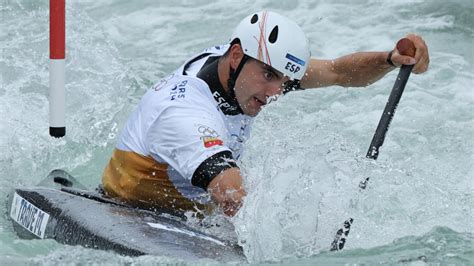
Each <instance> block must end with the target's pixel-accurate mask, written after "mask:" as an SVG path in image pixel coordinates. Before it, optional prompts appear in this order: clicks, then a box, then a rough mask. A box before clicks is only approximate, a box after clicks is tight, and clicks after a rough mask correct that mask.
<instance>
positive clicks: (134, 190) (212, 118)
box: [102, 11, 429, 216]
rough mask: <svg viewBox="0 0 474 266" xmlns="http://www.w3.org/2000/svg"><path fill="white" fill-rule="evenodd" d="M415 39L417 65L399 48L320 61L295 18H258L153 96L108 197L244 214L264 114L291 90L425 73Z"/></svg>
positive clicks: (112, 166) (124, 145)
mask: <svg viewBox="0 0 474 266" xmlns="http://www.w3.org/2000/svg"><path fill="white" fill-rule="evenodd" d="M406 38H407V39H409V40H411V41H412V42H413V44H414V47H415V56H414V57H409V56H403V55H401V54H400V53H399V51H398V50H397V49H396V48H395V49H393V50H391V51H384V52H357V53H353V54H350V55H346V56H343V57H340V58H337V59H334V60H321V59H316V58H312V57H311V55H310V50H309V44H308V41H307V39H306V37H305V34H304V33H303V31H302V29H301V28H300V27H299V26H298V25H297V24H296V23H295V22H293V21H292V20H290V19H288V18H286V17H284V16H281V15H279V14H277V13H274V12H269V11H261V12H257V13H254V14H251V15H250V16H248V17H246V18H245V19H243V20H242V21H241V22H240V24H239V25H238V26H237V27H236V29H235V30H234V32H233V34H232V36H231V38H230V42H229V43H228V44H225V45H222V46H215V47H211V48H208V49H206V50H204V51H203V52H202V53H200V54H198V55H195V56H193V57H191V58H190V59H189V60H187V61H186V62H185V63H184V64H183V65H182V66H181V67H179V68H178V69H177V70H176V71H174V72H173V73H171V74H170V75H168V76H167V77H165V78H163V79H162V80H161V81H159V82H158V83H157V84H155V85H154V86H153V87H152V88H150V89H149V90H148V91H147V92H146V93H145V95H144V96H143V98H142V99H141V101H140V103H139V104H138V106H137V108H136V109H135V110H134V111H133V113H132V114H131V116H130V117H129V119H128V121H127V123H126V125H125V127H124V129H123V130H122V133H121V135H120V137H119V139H118V143H117V146H116V148H115V150H114V151H113V154H112V158H111V159H110V162H109V163H108V165H107V166H106V168H105V171H104V175H103V178H102V185H103V189H104V191H105V193H106V195H108V196H110V197H113V198H117V199H120V200H122V201H125V202H127V203H129V204H131V205H133V206H137V207H142V208H152V209H158V210H163V211H168V212H171V213H183V212H186V211H197V212H206V211H208V210H210V209H212V208H213V206H215V205H217V206H219V207H220V208H221V209H222V211H223V212H224V213H225V214H227V215H229V216H233V215H235V213H236V212H237V211H238V210H239V208H240V206H241V205H242V202H243V199H244V197H245V195H246V193H245V190H244V188H243V178H244V177H243V176H242V175H241V173H240V171H239V167H238V159H239V157H240V156H241V154H242V151H243V146H244V143H245V140H246V139H247V138H248V137H249V132H250V128H251V125H252V120H253V118H254V117H255V116H256V115H257V114H258V113H259V112H260V110H261V109H262V108H263V107H264V106H265V105H266V104H268V103H269V102H270V101H271V99H274V98H275V96H278V95H282V94H285V93H287V92H289V91H295V90H299V89H303V88H304V89H310V88H320V87H326V86H333V85H339V86H344V87H363V86H367V85H370V84H372V83H373V82H375V81H377V80H379V79H380V78H382V77H383V76H385V75H386V74H387V73H389V72H390V71H392V70H394V69H396V68H397V67H399V66H401V65H414V67H413V71H412V72H414V73H417V74H418V73H423V72H425V71H426V70H427V69H428V65H429V55H428V48H427V46H426V44H425V42H424V41H423V39H422V38H421V37H419V36H417V35H414V34H409V35H407V36H406Z"/></svg>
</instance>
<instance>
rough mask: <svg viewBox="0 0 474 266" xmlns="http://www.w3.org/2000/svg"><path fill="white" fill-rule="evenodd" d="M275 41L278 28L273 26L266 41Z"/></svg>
mask: <svg viewBox="0 0 474 266" xmlns="http://www.w3.org/2000/svg"><path fill="white" fill-rule="evenodd" d="M277 39H278V26H275V27H274V28H273V30H272V32H270V36H268V41H269V42H270V43H275V42H276V41H277Z"/></svg>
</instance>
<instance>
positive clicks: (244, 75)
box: [235, 59, 288, 116]
mask: <svg viewBox="0 0 474 266" xmlns="http://www.w3.org/2000/svg"><path fill="white" fill-rule="evenodd" d="M286 81H288V77H284V76H283V75H282V74H281V73H280V72H279V71H277V70H275V69H273V68H272V67H270V66H268V65H266V64H264V63H262V62H260V61H257V60H254V59H249V60H248V61H247V63H246V64H245V65H244V67H243V68H242V71H241V72H240V74H239V76H238V78H237V81H236V83H235V97H236V98H237V101H238V102H239V105H240V107H241V108H242V111H244V113H245V114H246V115H249V116H256V115H257V114H258V113H259V112H260V110H261V109H262V107H263V106H264V105H266V104H267V103H268V101H269V98H270V97H272V96H276V95H279V94H281V93H282V92H283V87H284V83H285V82H286Z"/></svg>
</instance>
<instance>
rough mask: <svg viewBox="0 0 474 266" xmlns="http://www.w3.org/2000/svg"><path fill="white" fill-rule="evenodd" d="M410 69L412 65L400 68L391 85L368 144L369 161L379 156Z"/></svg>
mask: <svg viewBox="0 0 474 266" xmlns="http://www.w3.org/2000/svg"><path fill="white" fill-rule="evenodd" d="M412 69H413V65H403V66H402V67H401V68H400V72H399V73H398V76H397V80H396V81H395V84H394V85H393V88H392V92H391V93H390V96H389V98H388V102H387V104H386V105H385V109H384V110H383V114H382V117H381V118H380V121H379V124H378V126H377V129H376V130H375V134H374V137H373V138H372V142H371V143H370V146H369V150H368V151H367V155H366V157H367V158H369V159H374V160H377V157H378V156H379V148H380V147H381V146H382V145H383V142H384V140H385V135H386V134H387V131H388V127H389V126H390V123H391V122H392V119H393V116H394V115H395V110H396V109H397V106H398V103H399V102H400V98H401V97H402V94H403V90H404V89H405V85H406V84H407V81H408V78H409V77H410V73H411V70H412Z"/></svg>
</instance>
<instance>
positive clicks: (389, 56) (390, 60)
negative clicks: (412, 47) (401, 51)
mask: <svg viewBox="0 0 474 266" xmlns="http://www.w3.org/2000/svg"><path fill="white" fill-rule="evenodd" d="M392 55H393V50H392V51H390V53H388V56H387V59H386V60H385V61H386V62H387V64H389V65H391V66H393V67H397V66H396V65H395V64H394V63H393V62H392Z"/></svg>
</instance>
